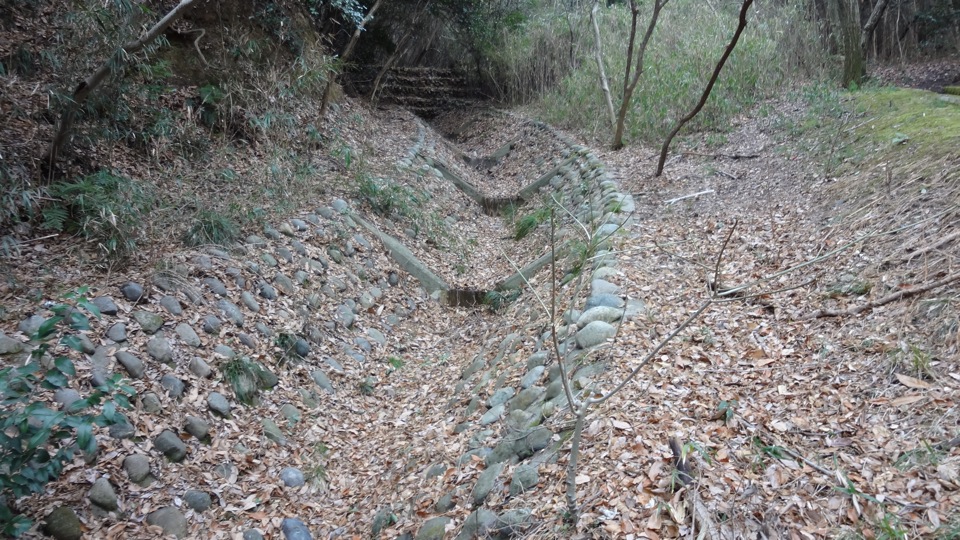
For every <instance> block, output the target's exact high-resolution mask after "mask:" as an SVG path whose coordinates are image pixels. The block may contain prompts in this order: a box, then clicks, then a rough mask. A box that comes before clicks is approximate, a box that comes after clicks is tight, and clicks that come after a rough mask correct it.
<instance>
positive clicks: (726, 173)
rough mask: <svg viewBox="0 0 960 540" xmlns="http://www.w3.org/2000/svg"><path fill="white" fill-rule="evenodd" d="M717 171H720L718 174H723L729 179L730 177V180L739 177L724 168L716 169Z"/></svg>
mask: <svg viewBox="0 0 960 540" xmlns="http://www.w3.org/2000/svg"><path fill="white" fill-rule="evenodd" d="M717 172H718V173H720V174H721V175H723V176H726V177H727V178H729V179H731V180H740V178H739V177H737V176H734V175H732V174H730V173H728V172H727V171H725V170H723V169H717Z"/></svg>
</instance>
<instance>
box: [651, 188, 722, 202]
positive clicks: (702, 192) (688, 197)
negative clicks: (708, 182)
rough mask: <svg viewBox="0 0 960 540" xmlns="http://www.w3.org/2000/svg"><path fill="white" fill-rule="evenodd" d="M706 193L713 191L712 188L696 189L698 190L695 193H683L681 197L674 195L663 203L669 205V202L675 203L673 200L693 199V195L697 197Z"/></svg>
mask: <svg viewBox="0 0 960 540" xmlns="http://www.w3.org/2000/svg"><path fill="white" fill-rule="evenodd" d="M708 193H713V190H712V189H705V190H703V191H698V192H696V193H691V194H689V195H684V196H682V197H674V198H673V199H669V200H666V201H664V202H663V204H666V205H670V204H673V203H675V202H679V201H682V200H685V199H693V198H694V197H699V196H701V195H707V194H708Z"/></svg>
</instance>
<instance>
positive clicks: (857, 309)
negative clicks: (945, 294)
mask: <svg viewBox="0 0 960 540" xmlns="http://www.w3.org/2000/svg"><path fill="white" fill-rule="evenodd" d="M958 280H960V272H958V273H955V274H950V275H949V276H947V277H945V278H943V279H941V280H939V281H934V282H933V283H928V284H927V285H924V286H922V287H915V288H913V289H906V290H902V291H897V292H895V293H890V294H888V295H887V296H884V297H883V298H879V299H877V300H874V301H873V302H868V303H866V304H863V305H861V306H854V307H851V308H847V309H840V310H834V309H818V310H817V311H814V312H813V313H810V314H809V315H805V316H803V317H801V318H800V320H801V321H807V320H811V319H820V318H824V317H845V316H848V315H857V314H859V313H862V312H864V311H866V310H868V309H873V308H877V307H880V306H883V305H886V304H889V303H891V302H896V301H897V300H903V299H904V298H909V297H911V296H916V295H918V294H922V293H925V292H927V291H930V290H933V289H938V288H940V287H943V286H944V285H949V284H951V283H953V282H954V281H958Z"/></svg>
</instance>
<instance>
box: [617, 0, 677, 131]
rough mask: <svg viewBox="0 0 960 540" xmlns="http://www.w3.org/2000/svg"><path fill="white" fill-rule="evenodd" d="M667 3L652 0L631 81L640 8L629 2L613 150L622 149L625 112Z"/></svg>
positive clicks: (628, 107) (632, 1)
mask: <svg viewBox="0 0 960 540" xmlns="http://www.w3.org/2000/svg"><path fill="white" fill-rule="evenodd" d="M669 1H670V0H654V2H653V14H652V15H650V24H648V25H647V32H646V33H645V34H644V35H643V41H641V43H640V48H639V49H638V50H637V51H636V54H637V67H636V70H634V72H633V79H631V78H630V71H631V69H632V67H633V54H634V50H633V49H634V45H635V42H634V40H635V38H636V35H637V17H638V16H639V13H640V8H639V7H637V2H636V0H630V12H631V15H632V21H631V23H630V44H629V45H628V46H627V69H626V74H625V75H624V78H623V96H622V97H621V100H620V112H619V113H617V122H616V124H617V125H616V129H615V131H614V134H613V144H612V145H611V146H612V147H613V149H614V150H619V149H621V148H623V130H624V127H625V124H626V121H627V112H628V111H629V110H630V100H632V99H633V91H634V90H636V88H637V83H638V82H640V75H641V74H642V73H643V56H644V54H646V52H647V45H648V44H649V43H650V37H651V36H652V35H653V29H654V28H656V26H657V20H658V19H659V18H660V11H661V10H663V6H665V5H667V2H669Z"/></svg>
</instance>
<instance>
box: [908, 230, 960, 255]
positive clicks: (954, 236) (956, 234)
mask: <svg viewBox="0 0 960 540" xmlns="http://www.w3.org/2000/svg"><path fill="white" fill-rule="evenodd" d="M957 238H960V231H954V232H953V233H951V234H948V235H946V236H944V237H943V238H941V239H939V240H937V241H936V242H935V243H933V244H930V245H929V246H927V247H924V248H920V249H918V250H916V251H914V252H913V253H910V254H909V255H907V256H906V257H904V258H903V260H904V262H910V261H912V260H913V259H916V258H917V257H919V256H921V255H925V254H927V253H930V252H931V251H934V250H937V249H940V248H941V247H942V246H944V245H946V244H949V243H950V242H952V241H954V240H956V239H957Z"/></svg>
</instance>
